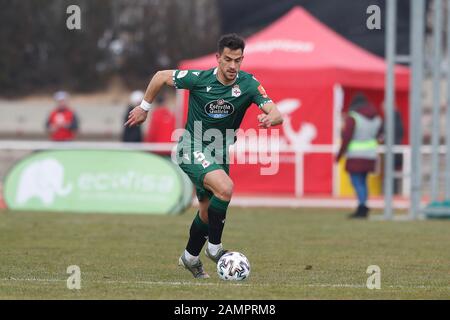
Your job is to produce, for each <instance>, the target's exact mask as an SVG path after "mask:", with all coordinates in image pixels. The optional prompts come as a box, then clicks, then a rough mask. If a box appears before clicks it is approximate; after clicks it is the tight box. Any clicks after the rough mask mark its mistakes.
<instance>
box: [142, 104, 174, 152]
mask: <svg viewBox="0 0 450 320" xmlns="http://www.w3.org/2000/svg"><path fill="white" fill-rule="evenodd" d="M173 130H175V115H174V114H173V112H172V111H171V110H170V109H169V107H167V106H166V105H165V104H164V100H163V99H161V98H156V108H154V109H153V110H152V114H151V117H150V121H149V124H148V129H147V134H146V136H145V142H152V143H170V142H172V132H173ZM154 153H157V154H160V155H165V156H170V153H171V152H170V151H161V152H154Z"/></svg>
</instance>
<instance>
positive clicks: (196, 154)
mask: <svg viewBox="0 0 450 320" xmlns="http://www.w3.org/2000/svg"><path fill="white" fill-rule="evenodd" d="M193 153H194V158H195V159H196V160H197V161H198V162H200V163H201V164H202V166H203V168H207V167H208V166H209V165H210V164H211V163H210V162H209V161H207V160H206V157H205V155H204V154H203V152H200V151H194V152H193Z"/></svg>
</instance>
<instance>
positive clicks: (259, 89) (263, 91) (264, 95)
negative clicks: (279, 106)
mask: <svg viewBox="0 0 450 320" xmlns="http://www.w3.org/2000/svg"><path fill="white" fill-rule="evenodd" d="M258 91H259V93H261V95H262V96H263V98H267V97H268V96H267V93H266V89H264V87H263V86H262V85H261V84H260V85H259V87H258Z"/></svg>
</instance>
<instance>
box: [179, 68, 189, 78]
mask: <svg viewBox="0 0 450 320" xmlns="http://www.w3.org/2000/svg"><path fill="white" fill-rule="evenodd" d="M187 74H188V71H187V70H182V71H180V72H178V75H177V79H181V78H184V77H185V76H186V75H187Z"/></svg>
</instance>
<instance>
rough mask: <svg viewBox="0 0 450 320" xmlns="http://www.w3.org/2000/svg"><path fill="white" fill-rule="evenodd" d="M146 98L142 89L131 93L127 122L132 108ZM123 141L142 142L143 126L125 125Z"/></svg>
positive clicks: (126, 116) (126, 115)
mask: <svg viewBox="0 0 450 320" xmlns="http://www.w3.org/2000/svg"><path fill="white" fill-rule="evenodd" d="M143 98H144V93H143V92H142V91H139V90H136V91H133V92H132V93H131V94H130V101H129V104H128V107H127V110H126V112H125V117H124V119H125V122H127V120H128V114H129V113H130V111H131V110H133V109H134V107H136V106H137V105H139V104H140V103H141V101H142V99H143ZM122 141H123V142H142V131H141V127H139V126H135V127H128V126H127V127H124V128H123V131H122Z"/></svg>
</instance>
